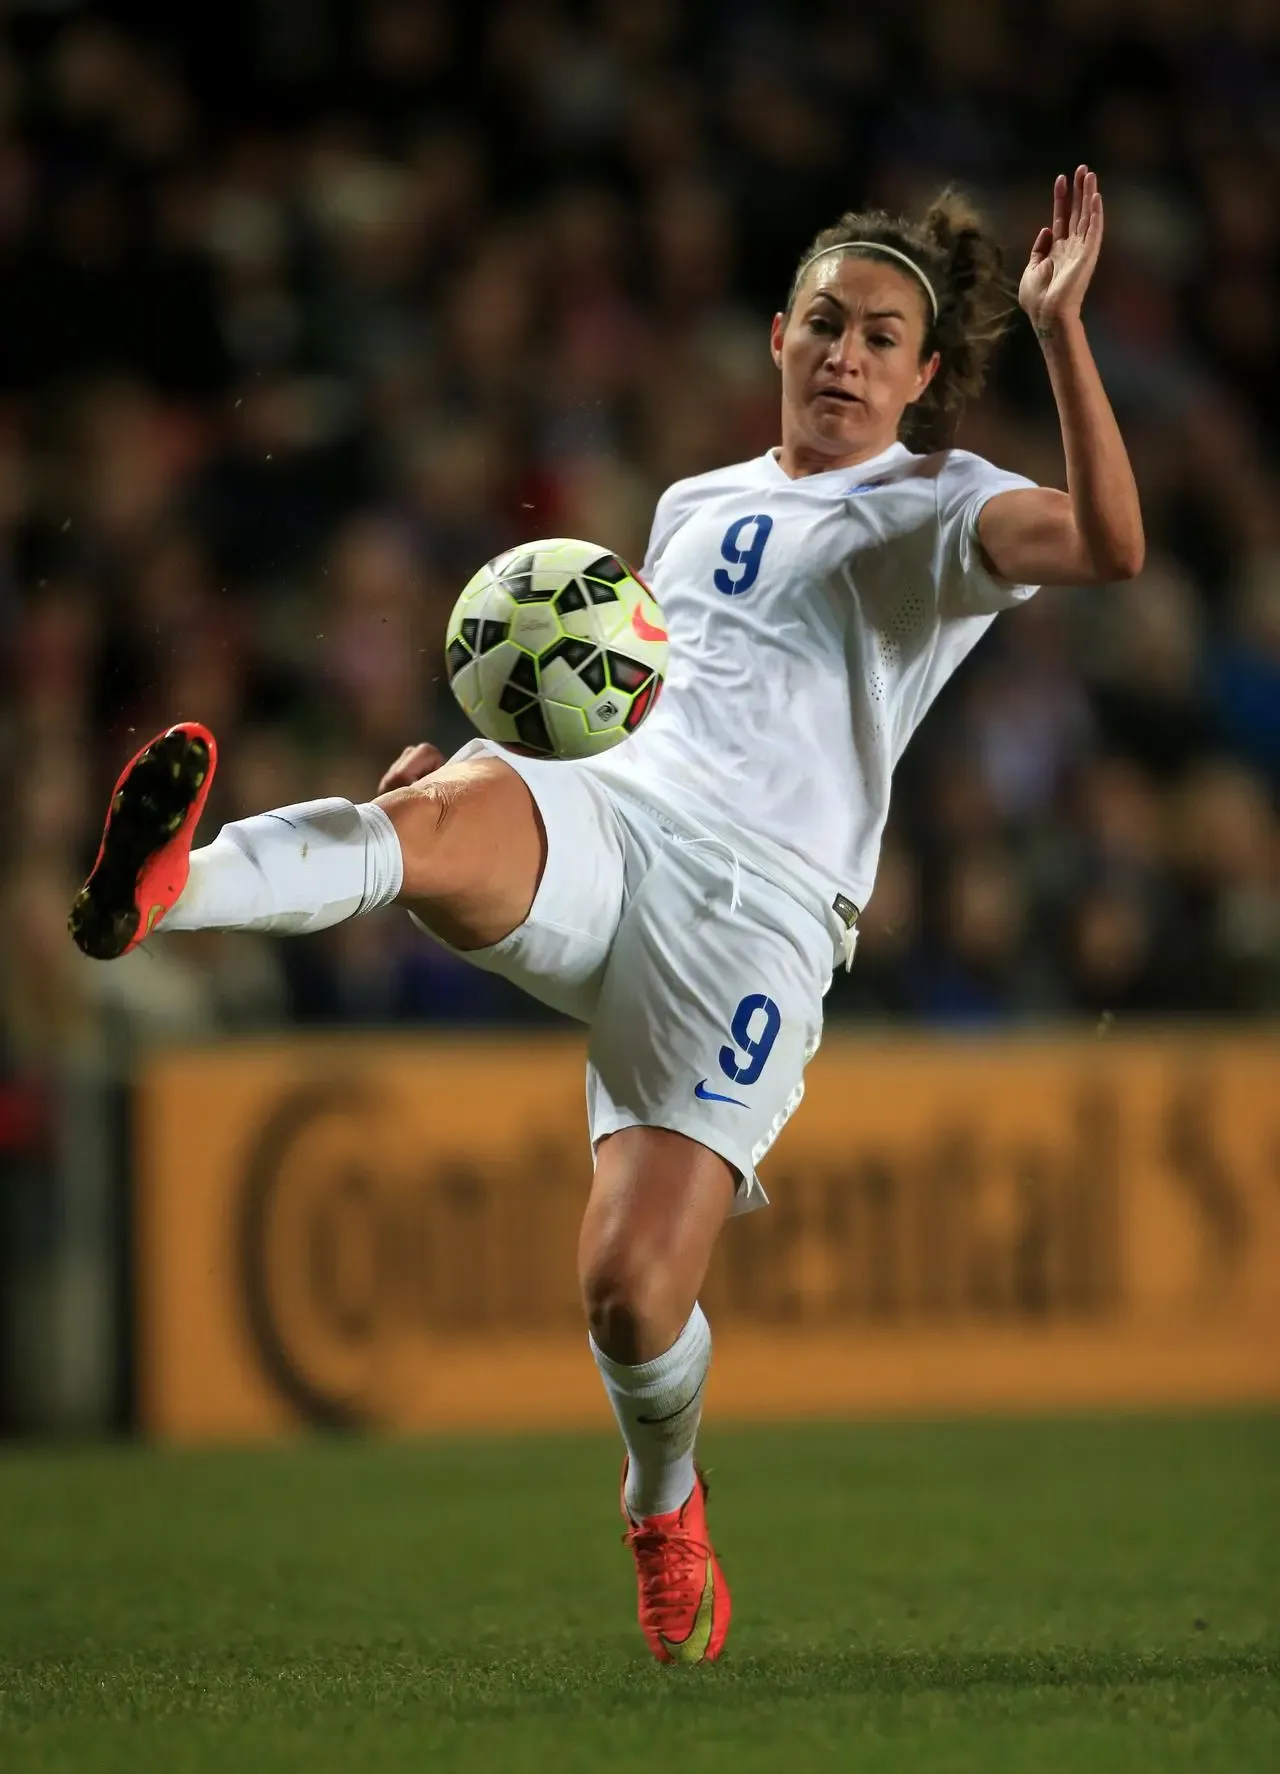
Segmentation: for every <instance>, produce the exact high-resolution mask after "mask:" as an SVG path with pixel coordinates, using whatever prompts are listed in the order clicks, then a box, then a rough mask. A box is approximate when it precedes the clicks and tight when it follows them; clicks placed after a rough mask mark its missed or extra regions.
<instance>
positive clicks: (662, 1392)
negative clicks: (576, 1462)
mask: <svg viewBox="0 0 1280 1774" xmlns="http://www.w3.org/2000/svg"><path fill="white" fill-rule="evenodd" d="M591 1353H592V1354H593V1355H594V1356H595V1358H596V1366H597V1367H598V1368H599V1369H600V1377H601V1379H603V1381H604V1389H605V1391H606V1392H607V1393H608V1394H609V1403H610V1404H611V1405H612V1406H613V1414H614V1416H615V1417H617V1419H618V1427H619V1429H621V1431H622V1439H623V1441H625V1442H626V1444H627V1455H628V1459H627V1482H626V1491H625V1496H626V1505H627V1510H628V1512H629V1513H630V1515H631V1517H632V1519H633V1520H635V1521H639V1520H642V1519H643V1518H644V1517H645V1516H649V1515H669V1514H670V1513H671V1511H672V1510H673V1509H679V1508H680V1506H681V1504H682V1503H685V1502H687V1501H688V1498H689V1495H690V1493H691V1492H692V1490H693V1487H694V1483H695V1482H696V1477H697V1475H696V1473H695V1472H694V1469H693V1444H694V1442H695V1441H696V1440H697V1438H698V1425H699V1423H700V1422H701V1421H702V1385H703V1382H704V1380H705V1379H706V1377H707V1369H708V1368H709V1367H710V1366H711V1326H710V1325H709V1324H708V1323H707V1318H706V1314H705V1313H704V1312H703V1310H702V1307H701V1306H695V1307H694V1308H693V1311H692V1312H691V1313H690V1315H689V1322H688V1323H687V1324H686V1325H685V1327H684V1329H683V1330H682V1331H681V1332H680V1335H679V1336H678V1337H677V1338H676V1340H675V1342H674V1343H673V1344H672V1345H671V1347H670V1348H669V1349H668V1350H667V1352H666V1354H665V1355H659V1356H657V1357H656V1359H655V1360H653V1361H642V1362H641V1363H640V1365H639V1366H638V1367H628V1366H627V1365H626V1363H625V1362H622V1361H614V1360H613V1359H612V1358H611V1357H610V1356H608V1355H606V1354H605V1352H604V1350H603V1349H601V1348H599V1347H598V1345H597V1343H596V1340H595V1338H594V1337H592V1338H591Z"/></svg>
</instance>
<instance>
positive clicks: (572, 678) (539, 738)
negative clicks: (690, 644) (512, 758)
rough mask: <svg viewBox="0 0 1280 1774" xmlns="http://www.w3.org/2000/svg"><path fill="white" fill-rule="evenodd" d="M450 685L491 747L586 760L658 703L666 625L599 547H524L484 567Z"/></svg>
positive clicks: (466, 609) (469, 600)
mask: <svg viewBox="0 0 1280 1774" xmlns="http://www.w3.org/2000/svg"><path fill="white" fill-rule="evenodd" d="M445 658H446V663H447V669H448V673H449V682H450V683H451V684H452V685H453V693H454V695H455V696H456V697H457V698H458V701H459V703H460V704H461V706H462V709H463V712H464V713H465V714H466V715H467V716H468V717H469V718H470V720H471V721H472V722H473V723H474V724H475V726H476V727H478V728H479V730H480V732H481V733H483V734H484V736H485V738H486V739H494V740H497V741H498V743H499V744H501V745H509V746H512V747H515V748H517V749H519V750H522V751H527V752H533V753H534V754H536V755H537V756H538V757H547V758H588V757H592V756H593V755H594V754H595V753H596V752H602V751H608V750H609V748H610V746H614V745H617V744H618V743H619V741H620V740H623V739H625V738H626V737H627V735H628V734H629V733H634V732H635V730H636V728H637V727H638V726H639V725H640V723H641V721H643V720H644V718H645V716H646V715H648V713H649V712H650V710H651V709H652V708H653V705H654V703H655V702H656V701H657V700H658V693H659V691H660V690H661V689H662V683H663V679H664V677H665V675H666V670H667V624H666V621H665V619H664V617H663V614H662V611H661V610H660V609H659V608H658V605H657V602H656V601H655V599H654V596H653V593H652V592H651V591H650V590H649V588H648V586H647V585H645V584H643V583H642V581H641V580H639V579H637V578H636V576H635V574H634V573H633V572H632V571H631V569H630V568H629V567H628V566H627V565H626V564H625V563H624V562H623V561H620V560H619V559H618V557H617V556H616V555H614V554H611V553H610V552H609V550H608V549H606V548H601V547H600V546H599V544H597V543H594V542H575V541H572V540H570V539H569V538H566V537H563V536H556V537H552V538H551V539H550V540H548V541H544V542H526V543H524V544H523V545H522V546H521V547H519V548H512V549H509V550H508V552H507V553H506V554H500V555H498V556H497V557H496V559H494V560H491V561H489V562H488V564H487V565H486V566H483V567H481V569H480V571H479V572H478V573H477V574H476V575H475V577H474V578H472V579H471V580H469V581H468V583H467V585H466V586H465V587H464V588H463V592H462V595H461V597H459V599H458V601H457V603H456V604H455V605H454V607H453V614H452V616H450V618H449V628H448V633H447V636H446V650H445Z"/></svg>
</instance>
